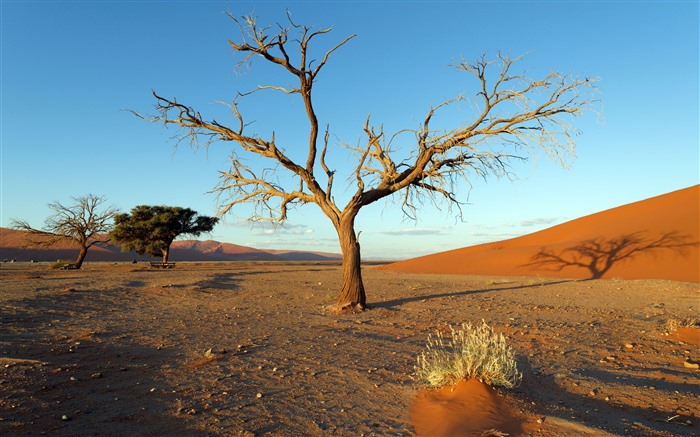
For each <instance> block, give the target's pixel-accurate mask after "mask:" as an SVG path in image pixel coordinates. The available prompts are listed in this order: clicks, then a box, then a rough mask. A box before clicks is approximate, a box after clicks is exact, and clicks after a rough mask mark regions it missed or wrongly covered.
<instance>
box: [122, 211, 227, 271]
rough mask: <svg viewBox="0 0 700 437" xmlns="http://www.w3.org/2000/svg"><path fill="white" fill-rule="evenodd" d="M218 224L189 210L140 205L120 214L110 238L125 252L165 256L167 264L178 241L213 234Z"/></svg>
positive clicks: (213, 219) (164, 260) (214, 220)
mask: <svg viewBox="0 0 700 437" xmlns="http://www.w3.org/2000/svg"><path fill="white" fill-rule="evenodd" d="M218 220H219V219H218V218H216V217H207V216H203V215H198V214H197V212H196V211H193V210H191V209H189V208H180V207H178V206H146V205H141V206H137V207H135V208H133V209H132V210H131V214H117V215H116V216H115V217H114V230H112V232H111V233H110V236H111V238H112V241H114V242H115V243H116V244H118V245H120V246H121V249H122V251H123V252H128V251H131V250H135V251H136V253H138V254H139V255H143V254H144V253H145V254H148V255H150V256H162V257H163V264H165V263H167V262H168V256H169V254H170V245H171V244H172V242H173V241H174V240H175V238H177V237H178V236H180V235H192V236H195V237H196V236H197V235H199V234H202V233H204V232H210V231H211V230H212V229H214V225H216V223H217V222H218Z"/></svg>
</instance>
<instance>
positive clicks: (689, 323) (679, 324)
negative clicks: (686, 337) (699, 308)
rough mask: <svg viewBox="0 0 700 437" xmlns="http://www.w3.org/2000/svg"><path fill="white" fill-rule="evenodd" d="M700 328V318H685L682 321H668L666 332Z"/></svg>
mask: <svg viewBox="0 0 700 437" xmlns="http://www.w3.org/2000/svg"><path fill="white" fill-rule="evenodd" d="M698 327H700V318H697V317H683V318H680V319H675V318H674V319H668V320H667V321H666V330H668V331H669V332H673V331H677V330H678V329H680V328H698Z"/></svg>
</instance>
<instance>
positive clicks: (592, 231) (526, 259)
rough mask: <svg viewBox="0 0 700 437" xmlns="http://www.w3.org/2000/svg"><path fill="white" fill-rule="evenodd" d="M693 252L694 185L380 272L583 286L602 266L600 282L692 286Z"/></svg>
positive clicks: (696, 271) (698, 243) (698, 224)
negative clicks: (564, 281) (568, 281)
mask: <svg viewBox="0 0 700 437" xmlns="http://www.w3.org/2000/svg"><path fill="white" fill-rule="evenodd" d="M699 249H700V185H695V186H693V187H689V188H685V189H682V190H678V191H674V192H671V193H668V194H664V195H661V196H658V197H652V198H650V199H646V200H642V201H640V202H635V203H630V204H628V205H624V206H620V207H617V208H613V209H609V210H606V211H603V212H599V213H597V214H592V215H589V216H585V217H581V218H579V219H576V220H572V221H570V222H567V223H563V224H561V225H558V226H554V227H551V228H549V229H545V230H542V231H539V232H535V233H532V234H528V235H525V236H522V237H518V238H513V239H510V240H504V241H499V242H495V243H487V244H481V245H478V246H471V247H466V248H462V249H456V250H451V251H448V252H441V253H437V254H434V255H427V256H423V257H419V258H413V259H409V260H406V261H402V262H398V263H394V264H389V265H387V266H383V267H381V268H383V269H387V270H393V271H400V272H413V273H447V274H467V275H503V276H551V277H561V278H580V279H584V278H593V277H594V276H595V272H594V270H595V269H597V270H598V271H603V270H604V269H605V261H606V259H608V258H610V259H611V262H610V264H611V266H610V267H609V269H607V270H605V271H604V272H603V273H602V275H601V276H600V277H601V278H623V279H669V280H676V281H688V282H700V250H699ZM538 254H540V255H539V256H538ZM594 259H595V260H596V264H594V263H593V261H594ZM591 265H594V266H595V267H594V268H593V269H592V268H591V267H590V266H591Z"/></svg>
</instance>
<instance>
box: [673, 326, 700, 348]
mask: <svg viewBox="0 0 700 437" xmlns="http://www.w3.org/2000/svg"><path fill="white" fill-rule="evenodd" d="M669 337H671V338H672V339H674V340H676V341H682V342H683V343H688V344H692V345H694V346H700V329H698V328H679V329H677V330H675V331H673V332H672V333H670V334H669Z"/></svg>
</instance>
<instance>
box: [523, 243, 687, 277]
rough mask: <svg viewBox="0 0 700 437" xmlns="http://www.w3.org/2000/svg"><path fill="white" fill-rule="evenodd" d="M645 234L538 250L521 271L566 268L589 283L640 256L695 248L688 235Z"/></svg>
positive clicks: (679, 251) (680, 251)
mask: <svg viewBox="0 0 700 437" xmlns="http://www.w3.org/2000/svg"><path fill="white" fill-rule="evenodd" d="M646 234H647V233H646V232H644V231H639V232H634V233H631V234H622V235H620V236H619V237H615V238H611V239H605V238H603V237H597V238H594V239H591V240H584V241H581V242H580V243H578V244H577V245H575V246H572V247H568V248H566V249H564V250H561V251H560V252H558V253H557V252H555V251H552V250H547V249H545V248H542V249H540V251H539V252H537V253H536V254H535V255H533V256H532V258H531V259H530V262H529V263H527V264H524V265H522V266H521V267H539V268H544V269H548V270H553V271H557V272H559V271H562V270H563V269H564V268H567V267H575V268H583V269H587V270H588V271H589V272H590V273H591V276H590V278H589V279H600V278H602V277H603V276H604V275H605V274H606V273H607V272H608V271H609V270H610V268H611V267H612V266H614V265H615V264H618V263H620V262H622V261H625V260H630V259H632V258H634V257H636V256H637V255H639V254H640V253H643V252H645V253H649V252H661V251H664V250H671V251H674V252H677V253H680V254H683V253H684V252H685V251H686V250H687V249H688V248H689V247H690V246H693V245H696V244H698V242H697V241H694V242H691V241H690V237H689V236H688V235H682V234H680V233H679V232H676V231H672V232H664V233H662V234H660V235H659V236H658V237H656V238H654V237H649V236H647V235H646Z"/></svg>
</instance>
